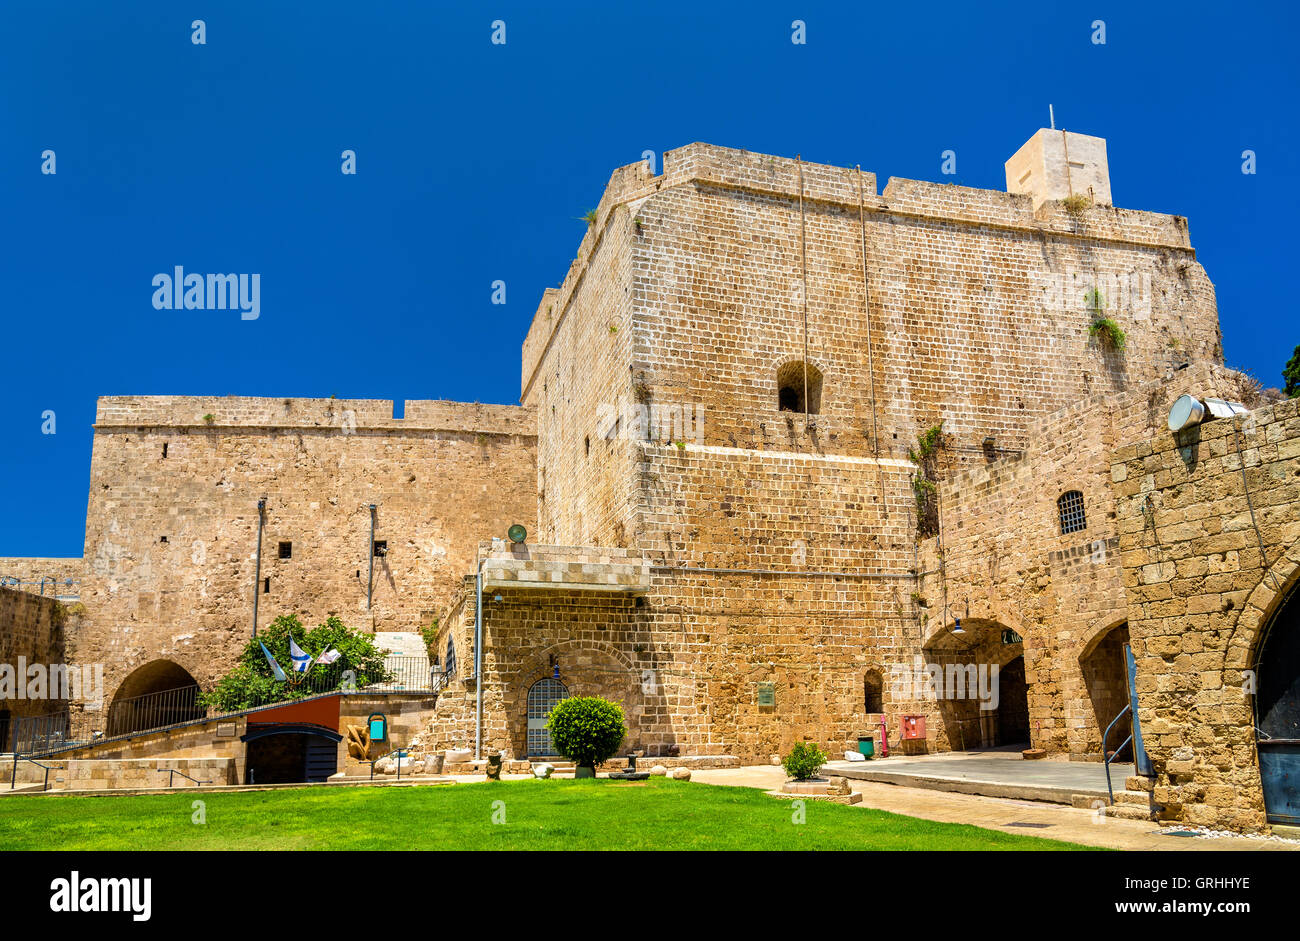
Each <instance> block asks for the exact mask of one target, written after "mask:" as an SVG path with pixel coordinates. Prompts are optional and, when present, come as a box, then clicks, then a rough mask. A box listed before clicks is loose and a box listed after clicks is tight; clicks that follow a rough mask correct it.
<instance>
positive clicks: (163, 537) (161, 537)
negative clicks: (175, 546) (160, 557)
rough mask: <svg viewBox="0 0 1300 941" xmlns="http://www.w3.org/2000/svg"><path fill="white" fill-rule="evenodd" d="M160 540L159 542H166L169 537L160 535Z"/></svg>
mask: <svg viewBox="0 0 1300 941" xmlns="http://www.w3.org/2000/svg"><path fill="white" fill-rule="evenodd" d="M158 541H159V542H166V541H167V537H166V536H159V537H158Z"/></svg>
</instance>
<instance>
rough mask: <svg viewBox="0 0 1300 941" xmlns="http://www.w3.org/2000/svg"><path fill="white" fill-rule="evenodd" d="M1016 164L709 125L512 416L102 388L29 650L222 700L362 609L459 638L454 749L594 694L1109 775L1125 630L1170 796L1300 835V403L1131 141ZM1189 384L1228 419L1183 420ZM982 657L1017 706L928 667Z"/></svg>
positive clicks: (613, 195) (625, 207)
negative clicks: (876, 156) (885, 166)
mask: <svg viewBox="0 0 1300 941" xmlns="http://www.w3.org/2000/svg"><path fill="white" fill-rule="evenodd" d="M1006 178H1007V192H997V191H991V190H977V189H970V188H965V187H960V186H953V185H939V184H934V183H924V182H918V181H913V180H903V179H897V178H895V179H892V180H890V181H889V183H888V185H886V186H885V187H884V189H883V190H878V188H877V184H876V178H875V176H874V175H872V174H871V173H868V172H864V171H861V170H859V169H845V168H838V167H831V166H824V165H817V164H809V163H803V162H802V161H800V160H797V159H796V160H790V159H786V158H779V157H773V156H767V155H762V154H753V153H749V152H745V151H737V150H730V149H726V148H721V147H715V146H709V145H705V144H692V145H689V146H686V147H683V148H681V149H679V150H676V151H671V152H669V153H667V154H665V157H664V169H663V173H662V174H661V175H658V176H654V175H652V174H651V173H650V172H649V171H648V168H647V165H646V164H644V163H639V164H633V165H631V166H628V167H623V168H621V169H619V170H617V171H615V173H614V174H613V176H612V178H611V180H610V182H609V184H608V186H607V188H606V190H605V193H604V195H603V197H602V198H601V200H600V203H599V205H598V207H597V209H596V211H595V217H594V220H593V221H592V222H591V224H590V225H589V227H588V230H587V233H586V235H585V237H584V238H583V240H582V243H581V245H580V246H579V248H578V252H577V256H576V258H575V259H574V261H573V263H572V265H571V266H570V269H569V271H568V274H567V275H566V277H565V278H564V280H563V283H562V284H561V285H560V287H558V288H554V289H548V290H546V291H545V292H544V294H543V296H542V299H541V303H540V304H539V306H538V308H537V311H536V314H535V315H534V317H533V321H532V325H531V327H530V329H529V331H528V334H527V336H526V338H525V340H524V343H523V357H522V371H521V394H520V401H521V405H519V406H499V405H469V404H461V403H452V402H407V403H406V404H405V408H404V411H403V416H404V417H402V418H394V417H393V409H392V403H389V402H381V401H369V400H366V401H358V400H334V399H329V400H320V399H309V400H304V399H251V398H233V397H226V398H200V397H107V398H102V399H101V400H100V402H99V406H98V412H97V416H96V423H95V436H94V448H93V455H92V465H91V483H90V487H91V490H90V498H89V504H88V509H87V526H86V542H85V554H84V558H83V559H81V560H38V559H2V560H0V575H8V576H11V580H12V581H19V582H20V584H19V585H18V588H17V589H14V588H8V589H6V588H0V628H3V635H0V639H2V640H3V642H4V645H5V649H3V650H0V654H2V655H3V658H2V659H7V660H12V659H13V658H14V657H16V656H17V655H18V654H25V655H27V656H28V659H29V660H31V659H33V658H40V657H45V658H47V659H48V658H53V657H57V656H62V657H65V658H66V660H67V662H69V663H73V664H76V663H97V664H103V665H104V671H105V692H106V698H107V699H108V700H113V699H115V698H117V697H124V698H130V697H134V696H139V695H142V694H147V693H151V692H156V691H160V690H166V689H171V688H174V687H178V686H184V685H187V684H197V685H198V686H200V687H203V688H207V687H208V686H210V685H211V684H212V683H214V682H215V681H216V679H217V678H218V677H220V676H221V675H223V674H224V673H225V672H226V671H227V670H229V668H230V667H231V666H232V664H233V660H234V657H235V656H236V654H237V652H238V651H239V650H240V649H241V647H242V646H243V644H244V643H245V642H246V640H247V639H248V638H249V637H250V636H251V634H252V631H253V624H254V617H255V616H256V620H257V624H258V625H260V626H262V627H264V626H266V625H267V624H269V623H270V621H271V620H273V619H274V618H275V617H276V616H277V615H279V614H284V613H291V612H296V613H299V614H300V616H301V617H302V619H303V620H304V622H305V623H309V624H314V623H318V622H319V621H321V620H324V618H325V617H327V616H329V615H338V616H339V617H341V618H342V619H343V620H344V621H345V622H346V623H348V624H349V625H350V626H353V627H360V628H363V629H367V630H373V631H375V632H376V633H377V634H379V635H380V639H381V642H382V641H383V640H384V639H385V638H394V639H396V638H398V637H399V636H406V637H409V636H410V635H411V634H412V633H413V632H418V631H420V630H422V629H426V630H428V631H429V633H430V634H431V635H432V633H433V628H434V627H435V626H436V640H434V642H433V644H432V645H431V646H432V653H433V656H434V659H435V661H436V664H437V668H438V669H440V670H443V671H444V672H445V676H446V684H445V686H444V687H443V688H442V689H441V691H440V693H439V695H438V697H437V701H436V704H435V705H433V706H432V707H431V708H430V709H429V710H427V713H426V714H422V715H421V717H420V725H421V728H420V733H419V735H418V738H419V741H420V746H419V747H420V748H421V749H426V750H435V749H437V750H441V749H448V748H462V747H468V748H471V749H475V750H476V751H478V752H480V753H482V752H486V751H489V750H493V751H500V752H502V753H504V754H505V755H507V756H508V757H511V758H525V757H536V756H540V755H544V754H546V753H547V752H548V751H549V741H548V740H547V738H546V735H545V732H544V729H543V728H542V722H541V717H542V716H544V714H545V710H546V708H548V707H549V705H550V704H551V703H552V702H554V701H555V699H556V698H557V697H560V696H563V695H583V694H599V695H604V696H608V697H610V698H612V699H616V700H618V701H620V702H621V703H622V704H623V706H624V709H625V712H626V715H627V724H628V730H629V738H628V742H627V744H626V748H627V749H629V750H636V751H641V752H643V753H644V754H646V755H650V756H672V757H674V758H676V759H678V760H680V761H687V760H693V761H698V762H714V763H728V762H730V763H735V762H743V763H753V762H767V761H768V760H769V758H770V756H771V755H773V754H777V753H784V752H785V751H786V750H788V749H789V747H790V746H791V745H792V744H793V743H794V742H796V741H799V740H813V741H817V742H819V743H821V744H822V746H823V747H824V748H825V749H826V750H827V751H828V752H829V753H831V754H832V755H837V754H839V753H841V752H843V751H845V750H846V749H852V748H854V747H855V746H856V742H857V739H858V737H859V736H861V735H864V734H866V733H876V734H877V736H878V735H879V730H880V729H881V727H882V724H883V728H884V729H885V730H886V735H887V736H888V743H889V746H890V748H891V749H899V750H902V751H905V752H917V751H920V752H924V751H945V750H950V749H951V750H956V749H971V748H985V747H991V746H1000V745H1018V744H1022V743H1023V744H1024V745H1025V746H1026V747H1028V746H1032V747H1033V748H1036V749H1042V750H1044V751H1045V752H1046V753H1047V754H1048V756H1049V757H1059V758H1061V759H1066V758H1068V759H1073V760H1085V761H1097V760H1101V758H1102V749H1103V743H1102V735H1103V732H1104V731H1105V729H1106V728H1107V726H1108V725H1110V724H1111V722H1112V720H1116V719H1117V718H1118V719H1119V723H1118V724H1117V725H1116V729H1117V730H1118V734H1117V732H1114V731H1113V732H1112V733H1111V737H1110V738H1109V740H1108V745H1109V747H1111V748H1114V747H1115V746H1117V745H1119V744H1120V742H1122V741H1123V740H1124V738H1125V736H1127V735H1128V734H1129V733H1130V732H1131V731H1133V728H1132V725H1131V723H1130V722H1129V720H1128V719H1127V718H1125V717H1123V716H1121V713H1122V712H1123V710H1124V707H1125V705H1126V704H1127V703H1128V702H1129V693H1128V690H1129V687H1130V684H1129V678H1128V675H1127V673H1126V667H1125V649H1126V646H1129V647H1131V650H1132V656H1133V660H1134V664H1135V678H1134V681H1133V685H1134V687H1135V689H1136V693H1137V706H1136V710H1137V717H1138V723H1137V725H1138V727H1139V729H1140V734H1141V736H1142V743H1143V745H1144V748H1145V754H1146V755H1147V756H1149V758H1150V765H1149V767H1147V768H1145V769H1144V770H1146V771H1147V772H1148V773H1147V774H1145V775H1143V776H1141V777H1140V778H1139V779H1130V782H1129V787H1130V789H1131V790H1134V791H1137V792H1139V793H1140V794H1141V795H1142V797H1141V800H1142V801H1143V803H1142V805H1141V808H1140V810H1141V813H1142V815H1144V816H1150V817H1153V818H1159V819H1163V820H1171V821H1182V822H1186V823H1194V824H1206V825H1212V826H1223V827H1231V828H1235V829H1242V830H1260V829H1263V828H1265V827H1266V826H1268V825H1269V823H1273V824H1283V823H1295V822H1300V820H1297V819H1296V814H1297V813H1298V812H1300V806H1298V804H1297V801H1300V796H1297V794H1296V792H1295V791H1294V790H1291V791H1287V790H1285V789H1282V790H1279V789H1277V788H1275V787H1274V786H1273V784H1272V783H1271V781H1272V778H1271V777H1270V775H1272V774H1273V770H1274V769H1275V768H1278V767H1292V765H1290V764H1288V762H1292V763H1294V762H1295V761H1296V758H1297V750H1296V749H1295V748H1290V750H1288V746H1286V742H1287V741H1288V740H1295V741H1296V743H1297V744H1300V731H1298V730H1297V728H1298V727H1300V705H1297V695H1300V688H1298V687H1297V683H1298V682H1300V681H1298V680H1297V678H1298V677H1300V627H1297V626H1296V624H1295V620H1296V617H1297V612H1298V611H1300V601H1294V602H1290V604H1289V606H1288V599H1290V598H1291V597H1292V595H1293V594H1294V592H1293V586H1294V584H1295V581H1296V578H1297V576H1298V575H1300V412H1298V411H1297V404H1298V403H1297V401H1295V400H1291V401H1287V400H1278V399H1277V397H1276V396H1272V395H1269V394H1267V393H1264V392H1262V391H1261V390H1260V389H1259V387H1258V384H1257V383H1254V382H1253V381H1252V380H1250V378H1249V377H1246V376H1243V375H1241V374H1239V373H1236V372H1234V371H1232V370H1230V369H1226V368H1225V367H1224V365H1223V350H1222V343H1221V336H1220V331H1219V323H1218V313H1217V309H1216V303H1215V297H1214V289H1213V286H1212V284H1211V283H1210V280H1209V278H1208V277H1207V275H1206V273H1205V271H1204V269H1203V268H1202V267H1201V265H1200V264H1199V263H1198V262H1197V260H1196V253H1195V250H1194V249H1193V248H1192V245H1191V241H1190V237H1189V232H1188V226H1187V221H1186V220H1185V219H1184V218H1182V217H1180V216H1173V215H1166V214H1162V213H1155V212H1146V211H1137V210H1129V209H1119V208H1116V207H1114V206H1113V205H1112V204H1111V192H1110V183H1109V171H1108V168H1107V163H1106V145H1105V141H1103V140H1101V139H1099V138H1095V137H1089V136H1085V135H1081V134H1075V133H1072V132H1069V133H1067V132H1063V131H1058V130H1047V129H1044V130H1040V131H1039V132H1038V133H1037V134H1035V135H1034V137H1033V138H1032V139H1031V140H1030V141H1029V142H1028V143H1026V144H1025V145H1024V146H1023V147H1022V148H1021V149H1020V150H1019V151H1018V152H1017V153H1016V154H1015V155H1014V156H1013V157H1012V158H1011V159H1010V160H1008V161H1007V163H1006ZM1098 323H1102V324H1103V328H1098V327H1097V326H1095V325H1096V324H1098ZM1104 325H1111V326H1113V327H1114V328H1115V330H1116V332H1114V333H1112V332H1109V328H1108V327H1105V326H1104ZM1182 395H1192V396H1195V397H1197V399H1198V400H1199V402H1200V403H1204V402H1205V401H1206V400H1209V399H1214V400H1223V401H1225V402H1232V403H1240V406H1239V407H1238V408H1237V411H1238V412H1240V413H1241V414H1237V415H1235V416H1229V417H1217V416H1216V415H1215V414H1214V412H1215V411H1221V409H1220V408H1219V407H1218V406H1217V405H1216V406H1215V408H1214V409H1212V410H1209V411H1207V412H1206V414H1205V416H1204V420H1203V421H1202V422H1201V423H1199V424H1193V425H1192V426H1190V427H1188V428H1187V429H1185V430H1182V431H1179V432H1177V433H1174V432H1172V431H1171V430H1170V428H1169V426H1168V424H1167V421H1166V416H1167V415H1168V413H1169V409H1170V406H1171V405H1172V403H1173V402H1174V400H1175V399H1177V398H1178V397H1179V396H1182ZM923 442H924V443H923ZM260 501H261V504H260V506H259V502H260ZM516 524H518V525H522V526H523V527H525V528H526V529H527V532H528V536H527V539H526V540H525V541H523V542H515V541H510V540H507V539H506V538H505V534H506V532H507V529H508V528H509V527H511V526H512V525H516ZM46 576H49V577H50V581H49V583H48V584H49V585H50V588H49V595H48V596H46V597H45V598H44V600H40V599H33V597H32V595H33V594H34V593H35V592H36V586H38V585H39V587H40V589H41V594H44V593H45V590H46V584H47V583H46V582H43V581H42V578H44V577H46ZM68 578H75V579H78V580H79V584H80V590H79V599H80V600H79V603H78V604H77V605H75V606H73V607H71V608H69V607H68V606H66V605H62V604H59V603H57V602H55V601H54V600H53V596H54V595H55V594H57V585H58V584H63V583H65V582H66V580H67V579H68ZM255 604H256V612H257V613H256V615H254V610H255ZM480 638H481V642H480ZM390 646H396V645H390ZM992 666H996V667H997V668H998V670H997V671H996V677H995V678H992V679H989V680H988V682H989V683H991V684H992V688H991V689H990V690H986V692H992V693H994V694H995V695H994V696H993V697H992V699H991V700H990V699H989V697H987V696H986V697H984V698H983V699H982V700H981V699H979V698H977V697H974V696H972V695H970V690H966V691H965V692H964V693H962V692H960V691H959V693H958V694H957V695H954V694H953V691H952V690H951V689H948V688H947V687H944V686H942V685H940V687H939V688H938V689H937V690H936V688H935V687H934V686H933V685H927V684H926V683H924V682H901V680H904V679H908V680H911V679H915V678H916V677H917V676H918V675H920V676H926V675H931V674H930V673H929V672H928V671H930V669H931V668H932V667H933V668H935V669H937V670H938V672H939V673H940V674H941V675H943V676H947V677H951V676H953V675H956V676H957V677H959V678H961V677H965V676H970V677H971V686H972V687H975V686H976V685H977V683H978V680H977V679H976V677H977V675H981V674H979V670H980V669H981V668H985V667H992ZM993 703H995V704H996V708H989V706H991V705H992V704H993ZM46 705H47V706H48V704H46ZM26 707H27V708H28V709H30V708H33V704H32V703H27V704H26ZM74 708H75V704H74ZM14 709H15V710H18V711H15V712H14V713H13V714H14V715H15V716H17V715H20V714H21V710H20V709H19V707H18V706H15V707H14ZM1288 730H1289V733H1288ZM1279 762H1280V764H1279ZM1139 764H1140V767H1141V763H1139ZM1261 768H1262V769H1263V771H1261ZM1292 780H1294V775H1293V777H1292ZM1266 792H1267V793H1266ZM1279 794H1280V795H1281V796H1279Z"/></svg>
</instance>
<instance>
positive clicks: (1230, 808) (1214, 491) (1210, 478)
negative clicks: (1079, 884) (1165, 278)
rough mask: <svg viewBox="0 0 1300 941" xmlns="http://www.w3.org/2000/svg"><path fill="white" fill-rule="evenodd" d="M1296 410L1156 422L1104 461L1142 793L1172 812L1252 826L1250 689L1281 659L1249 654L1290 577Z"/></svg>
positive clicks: (1297, 526)
mask: <svg viewBox="0 0 1300 941" xmlns="http://www.w3.org/2000/svg"><path fill="white" fill-rule="evenodd" d="M1196 389H1197V387H1193V391H1192V394H1196ZM1199 389H1200V390H1201V391H1202V392H1203V393H1213V392H1214V391H1219V390H1222V389H1223V383H1222V381H1211V382H1209V383H1203V384H1201V385H1200V386H1199ZM1298 406H1300V402H1297V401H1296V400H1294V399H1292V400H1289V401H1283V402H1278V403H1276V404H1274V405H1271V406H1267V407H1263V408H1258V409H1256V410H1255V411H1253V412H1251V413H1250V414H1249V415H1245V416H1240V417H1238V418H1235V419H1220V420H1215V421H1209V422H1205V423H1202V424H1200V425H1198V426H1195V427H1194V428H1192V429H1189V430H1188V431H1185V432H1181V433H1179V434H1178V435H1174V434H1170V433H1168V431H1167V430H1166V431H1165V432H1164V433H1162V434H1161V433H1158V434H1154V435H1151V436H1150V437H1147V438H1142V439H1139V440H1137V441H1135V442H1131V443H1126V444H1124V445H1123V446H1121V447H1120V448H1118V449H1117V450H1116V451H1115V453H1114V456H1113V459H1112V466H1111V478H1112V480H1113V482H1114V491H1115V497H1116V505H1117V507H1118V510H1119V539H1120V555H1121V560H1122V565H1123V579H1124V588H1125V592H1126V595H1127V597H1128V609H1129V612H1128V613H1129V632H1130V635H1131V637H1132V641H1133V652H1134V654H1135V656H1136V658H1137V668H1138V700H1139V705H1138V709H1139V714H1140V721H1141V723H1142V726H1143V729H1144V734H1145V735H1146V739H1147V750H1148V751H1149V752H1150V754H1151V757H1152V760H1153V762H1154V764H1155V771H1156V780H1155V787H1154V790H1153V792H1152V796H1153V799H1154V800H1155V801H1156V802H1157V803H1158V804H1160V805H1162V806H1163V807H1164V808H1165V814H1166V816H1167V817H1168V818H1170V819H1178V820H1184V821H1186V822H1188V823H1195V824H1208V825H1212V826H1229V827H1234V828H1241V829H1257V828H1259V827H1261V826H1262V825H1263V824H1264V800H1263V795H1262V792H1261V785H1260V768H1259V763H1260V757H1259V755H1258V754H1257V749H1256V744H1257V743H1256V732H1255V724H1256V721H1257V716H1256V714H1255V708H1256V703H1255V699H1254V696H1255V692H1256V691H1257V689H1258V683H1259V680H1260V676H1261V674H1263V673H1264V672H1266V671H1267V670H1268V669H1278V668H1281V667H1284V666H1285V665H1284V664H1280V663H1275V662H1270V661H1269V660H1267V659H1266V658H1265V659H1261V655H1262V654H1264V653H1266V651H1264V650H1263V648H1262V645H1261V640H1262V636H1261V635H1262V633H1263V630H1264V628H1265V626H1266V625H1268V624H1269V623H1270V621H1271V619H1272V618H1273V617H1274V616H1275V615H1277V614H1278V613H1279V611H1280V610H1281V609H1282V607H1283V605H1284V604H1285V602H1286V601H1287V599H1288V597H1289V596H1290V595H1291V594H1292V593H1293V592H1294V590H1295V586H1296V583H1297V580H1298V577H1300V411H1298ZM1133 408H1134V410H1136V411H1139V412H1140V411H1141V410H1143V409H1144V408H1145V403H1135V405H1134V406H1133ZM1290 623H1291V624H1292V626H1293V625H1294V620H1292V621H1291V622H1290ZM1283 629H1284V628H1281V627H1279V628H1278V630H1279V632H1280V631H1281V630H1283ZM1292 666H1294V664H1292ZM1261 737H1264V736H1261Z"/></svg>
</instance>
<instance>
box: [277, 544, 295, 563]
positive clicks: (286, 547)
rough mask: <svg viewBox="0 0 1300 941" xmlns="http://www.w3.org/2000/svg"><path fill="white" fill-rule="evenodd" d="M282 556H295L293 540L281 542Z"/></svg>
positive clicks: (286, 557)
mask: <svg viewBox="0 0 1300 941" xmlns="http://www.w3.org/2000/svg"><path fill="white" fill-rule="evenodd" d="M280 558H282V559H292V558H293V543H291V542H282V543H280Z"/></svg>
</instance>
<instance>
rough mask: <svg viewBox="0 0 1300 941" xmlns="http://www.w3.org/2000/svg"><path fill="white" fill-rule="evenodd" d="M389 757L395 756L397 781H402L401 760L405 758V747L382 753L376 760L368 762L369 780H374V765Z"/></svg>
mask: <svg viewBox="0 0 1300 941" xmlns="http://www.w3.org/2000/svg"><path fill="white" fill-rule="evenodd" d="M389 755H396V756H397V780H399V781H400V780H402V759H403V758H405V757H406V746H405V745H403V746H402V747H401V748H394V749H393V750H392V751H390V752H384V754H382V755H380V756H379V757H378V758H375V759H373V760H372V761H371V762H370V780H372V781H373V780H374V779H375V765H376V764H377V763H379V762H381V761H383V760H384V759H385V758H387V757H388V756H389Z"/></svg>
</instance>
